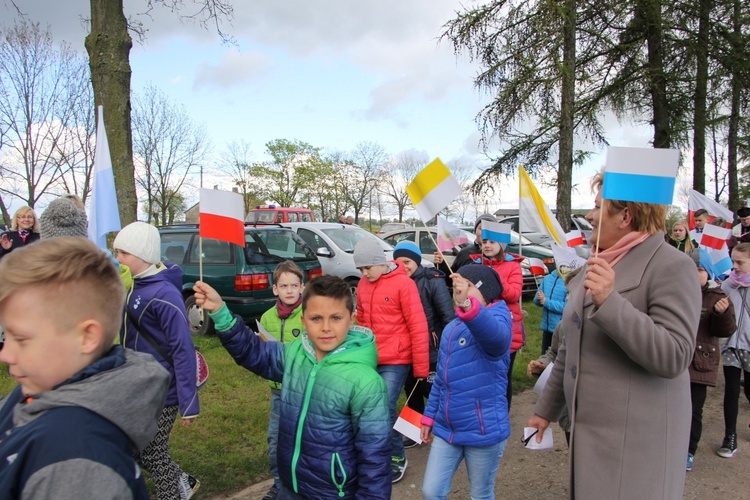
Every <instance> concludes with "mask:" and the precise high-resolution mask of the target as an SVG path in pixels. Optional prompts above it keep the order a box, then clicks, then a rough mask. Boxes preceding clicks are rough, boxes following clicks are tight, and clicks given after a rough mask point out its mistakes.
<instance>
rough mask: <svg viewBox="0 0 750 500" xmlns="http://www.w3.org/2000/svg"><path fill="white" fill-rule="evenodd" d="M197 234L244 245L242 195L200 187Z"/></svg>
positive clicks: (243, 205)
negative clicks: (198, 227)
mask: <svg viewBox="0 0 750 500" xmlns="http://www.w3.org/2000/svg"><path fill="white" fill-rule="evenodd" d="M199 235H200V237H201V238H212V239H215V240H219V241H227V242H229V243H236V244H237V245H240V246H242V247H244V246H245V203H244V200H243V199H242V195H241V194H239V193H232V192H230V191H219V190H218V189H203V188H201V190H200V230H199Z"/></svg>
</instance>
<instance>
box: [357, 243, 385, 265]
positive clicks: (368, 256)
mask: <svg viewBox="0 0 750 500" xmlns="http://www.w3.org/2000/svg"><path fill="white" fill-rule="evenodd" d="M353 256H354V265H355V266H357V268H360V267H369V266H384V265H386V264H387V261H386V260H385V253H384V252H383V247H382V246H380V243H378V240H376V239H375V238H362V239H361V240H359V241H358V242H357V244H356V245H355V246H354V255H353Z"/></svg>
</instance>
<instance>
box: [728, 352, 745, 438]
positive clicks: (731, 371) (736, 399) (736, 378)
mask: <svg viewBox="0 0 750 500" xmlns="http://www.w3.org/2000/svg"><path fill="white" fill-rule="evenodd" d="M748 377H750V373H748V372H745V397H746V398H747V400H748V401H750V384H748V383H747V382H748ZM741 379H742V369H741V368H737V367H734V366H725V367H724V434H725V435H727V436H728V435H730V434H737V414H738V413H739V411H740V410H739V406H740V388H741V385H740V380H741Z"/></svg>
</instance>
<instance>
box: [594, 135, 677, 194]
mask: <svg viewBox="0 0 750 500" xmlns="http://www.w3.org/2000/svg"><path fill="white" fill-rule="evenodd" d="M679 165H680V152H679V151H677V150H676V149H657V148H617V147H610V148H608V149H607V164H606V165H605V167H604V182H603V185H602V198H605V199H608V200H621V201H633V202H640V203H655V204H658V205H671V204H672V196H673V194H674V183H675V177H676V176H677V167H679Z"/></svg>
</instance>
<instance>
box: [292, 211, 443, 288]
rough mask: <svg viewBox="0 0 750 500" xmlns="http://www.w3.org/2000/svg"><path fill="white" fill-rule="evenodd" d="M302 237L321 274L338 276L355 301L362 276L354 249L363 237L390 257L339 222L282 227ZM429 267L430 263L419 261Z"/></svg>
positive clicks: (353, 228)
mask: <svg viewBox="0 0 750 500" xmlns="http://www.w3.org/2000/svg"><path fill="white" fill-rule="evenodd" d="M282 225H283V226H284V227H288V228H290V229H291V230H293V231H294V232H296V233H297V235H299V237H300V238H302V239H303V240H304V241H305V243H307V244H308V246H310V247H311V248H312V249H313V250H314V251H315V254H316V255H317V256H318V259H319V260H320V264H321V265H322V266H323V272H324V273H325V274H333V275H335V276H338V277H340V278H342V279H344V280H346V282H347V283H349V286H350V287H351V289H352V293H353V294H354V296H355V298H356V296H357V285H358V284H359V280H360V278H361V277H362V273H361V272H360V271H359V269H357V267H356V266H355V265H354V256H353V255H352V254H353V252H354V246H355V245H356V244H357V242H358V241H359V240H361V239H363V238H373V239H374V240H376V241H377V242H378V244H379V245H380V246H381V247H382V248H383V252H385V254H386V255H385V258H386V259H387V260H391V259H392V258H393V247H392V246H391V245H389V244H388V243H386V242H385V241H383V240H381V239H380V238H378V237H376V236H375V235H374V234H372V233H371V232H369V231H367V230H365V229H362V228H361V227H359V226H355V225H351V224H341V223H339V222H290V223H288V224H282ZM423 264H424V265H428V266H432V265H433V264H432V260H430V261H423Z"/></svg>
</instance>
